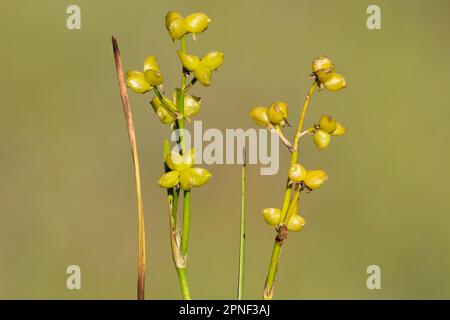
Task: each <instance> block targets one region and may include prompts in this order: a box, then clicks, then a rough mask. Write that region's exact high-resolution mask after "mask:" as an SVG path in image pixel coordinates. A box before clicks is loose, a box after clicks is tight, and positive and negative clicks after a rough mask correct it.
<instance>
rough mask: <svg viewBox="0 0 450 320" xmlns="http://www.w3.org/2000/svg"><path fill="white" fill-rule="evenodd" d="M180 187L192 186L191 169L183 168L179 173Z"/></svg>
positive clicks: (186, 188) (189, 187) (187, 187)
mask: <svg viewBox="0 0 450 320" xmlns="http://www.w3.org/2000/svg"><path fill="white" fill-rule="evenodd" d="M179 179H180V187H181V189H183V190H190V189H191V188H192V186H193V178H192V171H191V169H190V168H188V169H184V170H183V171H181V173H180V178H179Z"/></svg>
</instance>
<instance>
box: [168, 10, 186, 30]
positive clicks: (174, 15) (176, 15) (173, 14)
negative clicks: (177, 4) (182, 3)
mask: <svg viewBox="0 0 450 320" xmlns="http://www.w3.org/2000/svg"><path fill="white" fill-rule="evenodd" d="M175 19H183V16H182V15H181V14H179V13H178V12H176V11H169V12H168V13H167V14H166V29H167V30H169V27H170V25H171V24H172V22H173V21H174V20H175Z"/></svg>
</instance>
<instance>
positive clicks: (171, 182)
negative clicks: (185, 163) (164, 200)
mask: <svg viewBox="0 0 450 320" xmlns="http://www.w3.org/2000/svg"><path fill="white" fill-rule="evenodd" d="M179 176H180V173H179V172H178V171H170V172H167V173H165V174H163V175H162V176H161V178H159V180H158V183H159V185H160V186H161V188H173V187H175V186H176V185H177V184H178V183H179V179H178V178H179Z"/></svg>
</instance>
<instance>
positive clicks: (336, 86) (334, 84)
mask: <svg viewBox="0 0 450 320" xmlns="http://www.w3.org/2000/svg"><path fill="white" fill-rule="evenodd" d="M323 85H324V86H325V88H327V89H328V90H330V91H339V90H341V89H343V88H345V87H346V86H347V82H346V81H345V78H344V76H342V75H340V74H338V73H334V74H333V76H332V77H331V78H330V79H328V80H327V81H325V82H324V83H323Z"/></svg>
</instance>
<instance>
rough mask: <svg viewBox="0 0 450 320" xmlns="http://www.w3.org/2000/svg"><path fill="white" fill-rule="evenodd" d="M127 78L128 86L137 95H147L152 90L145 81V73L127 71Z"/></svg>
mask: <svg viewBox="0 0 450 320" xmlns="http://www.w3.org/2000/svg"><path fill="white" fill-rule="evenodd" d="M125 78H126V83H127V86H128V87H129V88H131V90H133V91H134V92H136V93H146V92H147V91H150V89H151V86H150V84H149V83H148V82H147V81H146V80H145V77H144V73H143V72H140V71H127V73H126V75H125Z"/></svg>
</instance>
